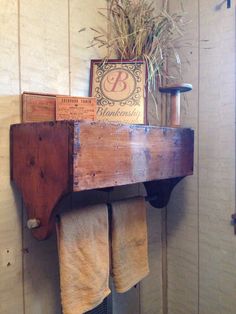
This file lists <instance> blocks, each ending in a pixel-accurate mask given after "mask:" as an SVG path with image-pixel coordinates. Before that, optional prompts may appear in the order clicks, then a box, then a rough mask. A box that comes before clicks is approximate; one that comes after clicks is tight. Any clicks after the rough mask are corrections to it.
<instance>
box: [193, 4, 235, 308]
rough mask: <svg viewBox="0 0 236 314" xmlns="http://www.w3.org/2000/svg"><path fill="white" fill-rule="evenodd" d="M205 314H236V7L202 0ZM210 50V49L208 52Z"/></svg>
mask: <svg viewBox="0 0 236 314" xmlns="http://www.w3.org/2000/svg"><path fill="white" fill-rule="evenodd" d="M200 30H201V37H200V43H201V46H200V48H201V49H200V111H199V115H200V128H199V141H200V146H199V156H200V160H199V184H200V185H199V187H200V188H199V208H200V210H199V214H200V242H199V248H200V269H199V271H200V273H199V275H200V313H201V314H213V313H214V314H218V313H227V314H233V313H235V308H236V299H235V295H236V269H235V261H236V238H235V235H234V230H233V227H232V226H231V225H230V215H231V214H232V212H234V210H235V145H234V143H235V3H234V2H233V3H232V7H231V9H227V7H226V4H225V5H224V4H223V5H222V6H221V7H220V8H219V9H218V10H217V7H216V3H215V1H213V0H210V1H206V0H205V1H204V0H200ZM209 47H210V49H208V48H209Z"/></svg>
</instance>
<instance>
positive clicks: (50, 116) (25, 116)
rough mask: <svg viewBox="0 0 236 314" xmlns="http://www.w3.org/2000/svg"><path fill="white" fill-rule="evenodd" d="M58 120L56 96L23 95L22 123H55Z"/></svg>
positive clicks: (25, 93)
mask: <svg viewBox="0 0 236 314" xmlns="http://www.w3.org/2000/svg"><path fill="white" fill-rule="evenodd" d="M55 119H56V95H50V94H39V93H27V92H24V93H23V94H22V122H23V123H26V122H41V121H54V120H55Z"/></svg>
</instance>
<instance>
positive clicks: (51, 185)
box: [10, 121, 194, 240]
mask: <svg viewBox="0 0 236 314" xmlns="http://www.w3.org/2000/svg"><path fill="white" fill-rule="evenodd" d="M10 133H11V179H12V180H13V181H14V182H15V183H16V185H17V187H18V188H19V190H20V192H21V194H22V197H23V201H24V203H25V207H26V209H27V214H28V219H29V227H30V228H32V232H33V235H34V236H35V237H36V238H37V239H40V240H42V239H45V238H47V237H48V235H49V234H50V232H51V230H52V227H53V224H54V217H55V214H56V213H55V207H56V205H57V203H58V202H59V200H60V199H61V198H62V197H63V196H65V195H66V194H68V193H71V192H80V191H84V190H92V189H101V188H108V187H115V186H119V185H126V184H133V183H138V182H144V184H145V187H146V190H147V194H148V198H149V200H150V203H151V204H152V205H153V206H155V207H163V206H165V205H166V203H167V202H168V199H169V196H170V193H171V191H172V189H173V188H174V186H175V185H176V184H177V183H178V182H179V181H180V180H181V179H182V178H183V177H185V176H188V175H191V174H192V173H193V144H194V134H193V130H191V129H183V128H166V127H156V126H145V125H122V124H115V123H114V124H113V123H100V122H85V121H60V122H42V123H41V122H40V123H27V124H15V125H12V126H11V131H10Z"/></svg>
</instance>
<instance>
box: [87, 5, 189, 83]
mask: <svg viewBox="0 0 236 314" xmlns="http://www.w3.org/2000/svg"><path fill="white" fill-rule="evenodd" d="M107 2H108V3H107V8H106V9H100V10H99V14H101V15H102V16H103V17H104V19H105V20H106V21H107V23H108V27H107V29H102V30H98V29H93V28H92V30H93V31H94V32H95V33H96V34H95V36H94V37H93V39H92V41H91V45H90V47H94V46H96V47H99V48H101V47H106V48H107V50H108V55H107V56H106V58H105V59H109V58H111V56H112V57H113V58H114V56H115V57H116V58H118V59H126V60H127V59H128V60H145V61H146V64H147V68H148V85H149V87H152V89H153V87H154V89H155V87H156V79H157V78H159V80H160V83H161V81H162V79H163V78H167V77H168V74H167V72H166V71H165V64H166V61H167V59H172V63H173V60H174V63H175V64H176V65H177V67H178V68H179V70H180V68H181V61H180V56H179V53H178V48H177V45H176V43H177V42H178V40H179V39H180V37H182V36H183V30H184V27H185V25H186V23H187V22H186V20H185V15H186V14H185V12H184V10H183V9H182V10H181V12H177V13H173V14H169V13H168V12H167V9H166V8H167V4H168V0H166V3H165V5H164V7H163V9H162V10H161V11H160V12H159V13H157V14H156V13H155V12H156V11H155V9H154V1H150V0H149V1H148V0H107Z"/></svg>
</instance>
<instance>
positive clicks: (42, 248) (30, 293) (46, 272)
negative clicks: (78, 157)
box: [20, 0, 70, 314]
mask: <svg viewBox="0 0 236 314" xmlns="http://www.w3.org/2000/svg"><path fill="white" fill-rule="evenodd" d="M20 39H21V42H20V48H21V89H22V91H31V92H46V93H57V94H69V49H68V1H67V0H53V1H46V0H43V1H36V0H33V1H30V2H29V1H27V0H22V1H20ZM52 149H53V147H52ZM61 206H64V207H65V208H68V207H70V200H68V199H66V200H65V202H64V203H63V205H61ZM23 230H24V239H23V240H24V241H23V251H24V299H25V314H41V313H45V314H46V313H48V314H52V313H57V314H59V313H61V305H60V294H59V287H60V286H59V274H58V257H57V243H56V237H55V234H54V235H53V236H52V237H51V238H50V239H49V240H48V241H45V242H42V243H41V242H38V241H36V240H34V239H33V237H32V235H31V233H30V231H29V230H28V229H27V228H26V220H24V226H23Z"/></svg>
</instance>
